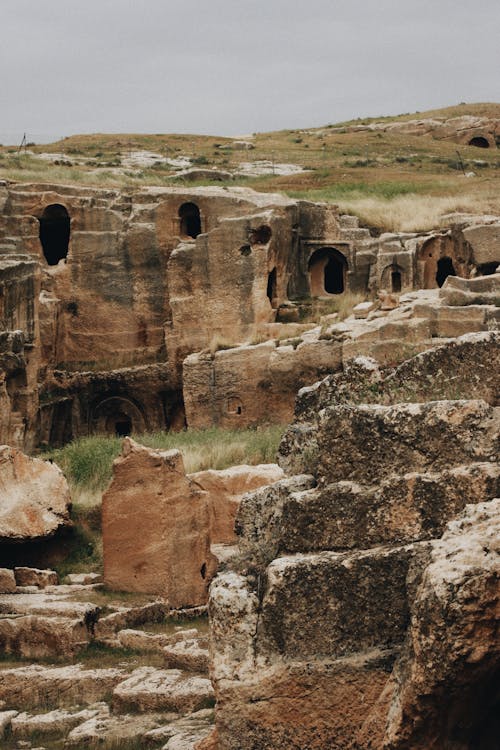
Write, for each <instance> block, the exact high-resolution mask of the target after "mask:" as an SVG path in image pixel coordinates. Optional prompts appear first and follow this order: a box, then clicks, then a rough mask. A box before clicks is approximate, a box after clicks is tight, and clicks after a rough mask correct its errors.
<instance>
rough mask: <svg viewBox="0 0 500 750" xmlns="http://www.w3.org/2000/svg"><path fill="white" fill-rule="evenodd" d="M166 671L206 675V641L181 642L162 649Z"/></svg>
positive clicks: (198, 639)
mask: <svg viewBox="0 0 500 750" xmlns="http://www.w3.org/2000/svg"><path fill="white" fill-rule="evenodd" d="M163 655H164V658H165V666H166V667H167V668H168V669H184V670H186V672H200V673H203V674H208V641H207V640H206V639H200V638H197V639H192V640H182V641H179V642H178V643H175V644H172V645H169V646H166V647H165V648H164V649H163Z"/></svg>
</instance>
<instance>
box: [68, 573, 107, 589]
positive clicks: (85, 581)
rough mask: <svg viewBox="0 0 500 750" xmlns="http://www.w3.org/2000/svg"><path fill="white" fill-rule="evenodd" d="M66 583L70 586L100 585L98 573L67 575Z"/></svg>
mask: <svg viewBox="0 0 500 750" xmlns="http://www.w3.org/2000/svg"><path fill="white" fill-rule="evenodd" d="M66 582H67V583H69V584H70V585H71V586H92V585H93V584H95V583H102V575H101V574H100V573H69V575H67V576H66Z"/></svg>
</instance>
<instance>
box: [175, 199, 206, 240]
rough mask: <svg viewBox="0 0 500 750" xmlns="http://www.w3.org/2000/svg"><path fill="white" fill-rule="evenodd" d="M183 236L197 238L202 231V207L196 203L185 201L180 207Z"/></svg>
mask: <svg viewBox="0 0 500 750" xmlns="http://www.w3.org/2000/svg"><path fill="white" fill-rule="evenodd" d="M179 219H180V234H181V237H192V238H193V239H196V237H198V235H199V234H200V233H201V217H200V209H199V208H198V206H197V205H196V203H183V204H182V206H181V207H180V208H179Z"/></svg>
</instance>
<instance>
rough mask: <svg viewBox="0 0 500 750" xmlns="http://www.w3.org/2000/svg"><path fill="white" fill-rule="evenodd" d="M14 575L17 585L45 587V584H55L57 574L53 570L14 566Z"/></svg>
mask: <svg viewBox="0 0 500 750" xmlns="http://www.w3.org/2000/svg"><path fill="white" fill-rule="evenodd" d="M14 575H15V577H16V583H17V585H18V586H36V588H38V589H45V588H47V586H57V584H58V583H59V576H58V575H57V573H56V571H55V570H40V568H26V567H22V568H14Z"/></svg>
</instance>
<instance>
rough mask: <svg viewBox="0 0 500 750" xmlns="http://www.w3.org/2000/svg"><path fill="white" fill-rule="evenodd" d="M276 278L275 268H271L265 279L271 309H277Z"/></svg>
mask: <svg viewBox="0 0 500 750" xmlns="http://www.w3.org/2000/svg"><path fill="white" fill-rule="evenodd" d="M277 283H278V280H277V276H276V268H273V270H272V271H271V273H269V274H268V277H267V291H266V294H267V298H268V300H269V302H270V303H271V307H277V306H278V300H277V296H278V292H277Z"/></svg>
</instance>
